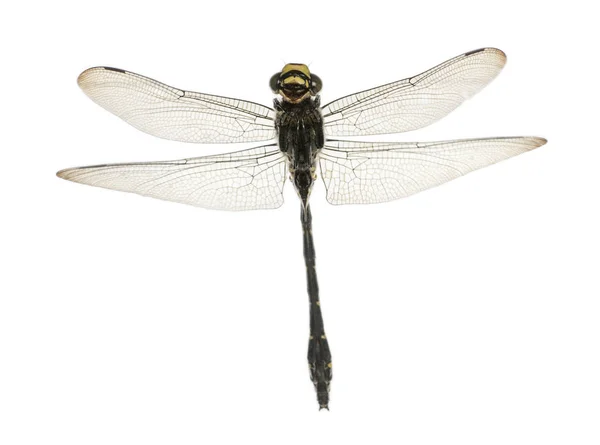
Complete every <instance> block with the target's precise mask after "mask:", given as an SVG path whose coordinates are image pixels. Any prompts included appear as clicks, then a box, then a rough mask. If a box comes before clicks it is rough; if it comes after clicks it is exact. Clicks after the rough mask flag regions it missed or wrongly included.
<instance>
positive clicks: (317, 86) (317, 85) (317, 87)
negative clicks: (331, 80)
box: [310, 74, 323, 95]
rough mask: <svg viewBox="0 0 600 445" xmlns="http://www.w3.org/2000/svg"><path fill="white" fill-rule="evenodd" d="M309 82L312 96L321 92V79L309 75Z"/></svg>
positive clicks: (314, 75)
mask: <svg viewBox="0 0 600 445" xmlns="http://www.w3.org/2000/svg"><path fill="white" fill-rule="evenodd" d="M310 80H311V85H310V92H311V93H312V94H313V95H315V94H317V93H318V92H319V91H321V88H323V82H322V81H321V78H320V77H319V76H317V75H316V74H311V75H310Z"/></svg>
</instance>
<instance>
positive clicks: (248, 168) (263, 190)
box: [57, 145, 287, 210]
mask: <svg viewBox="0 0 600 445" xmlns="http://www.w3.org/2000/svg"><path fill="white" fill-rule="evenodd" d="M286 162H287V161H286V158H285V155H283V154H282V153H281V151H279V149H278V148H277V146H274V145H269V146H262V147H256V148H252V149H250V150H243V151H238V152H235V153H228V154H223V155H215V156H205V157H201V158H191V159H182V160H179V161H166V162H142V163H131V164H112V165H111V164H109V165H97V166H90V167H79V168H69V169H66V170H61V171H59V172H58V173H57V175H58V176H59V177H61V178H63V179H68V180H69V181H73V182H79V183H82V184H88V185H93V186H96V187H104V188H108V189H113V190H120V191H124V192H131V193H137V194H139V195H144V196H150V197H152V198H158V199H164V200H167V201H174V202H180V203H183V204H191V205H194V206H198V207H204V208H208V209H219V210H255V209H274V208H277V207H279V206H281V204H283V194H282V193H283V185H284V182H285V177H286Z"/></svg>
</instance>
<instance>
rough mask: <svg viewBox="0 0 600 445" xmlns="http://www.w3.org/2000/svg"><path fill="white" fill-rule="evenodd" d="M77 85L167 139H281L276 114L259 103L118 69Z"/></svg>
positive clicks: (95, 71) (86, 75) (90, 74)
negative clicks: (207, 92) (274, 121)
mask: <svg viewBox="0 0 600 445" xmlns="http://www.w3.org/2000/svg"><path fill="white" fill-rule="evenodd" d="M77 83H78V84H79V86H80V87H81V89H82V90H83V91H84V93H85V94H87V95H88V96H89V97H90V99H92V100H93V101H94V102H96V103H97V104H98V105H100V106H101V107H103V108H105V109H107V110H108V111H110V112H111V113H113V114H116V115H117V116H119V117H120V118H121V119H123V120H124V121H125V122H127V123H129V124H131V125H133V126H134V127H135V128H137V129H139V130H142V131H144V132H146V133H149V134H151V135H153V136H158V137H160V138H164V139H171V140H174V141H181V142H198V143H219V142H253V141H265V140H269V139H273V138H274V137H275V128H274V123H273V117H274V112H273V110H272V109H271V108H268V107H265V106H263V105H259V104H255V103H253V102H246V101H243V100H239V99H230V98H226V97H220V96H212V95H209V94H202V93H194V92H191V91H184V90H179V89H177V88H173V87H170V86H167V85H165V84H163V83H160V82H157V81H156V80H152V79H149V78H148V77H144V76H140V75H139V74H135V73H131V72H129V71H124V70H120V69H117V68H108V67H97V68H90V69H88V70H86V71H84V72H83V73H81V75H80V76H79V78H78V79H77Z"/></svg>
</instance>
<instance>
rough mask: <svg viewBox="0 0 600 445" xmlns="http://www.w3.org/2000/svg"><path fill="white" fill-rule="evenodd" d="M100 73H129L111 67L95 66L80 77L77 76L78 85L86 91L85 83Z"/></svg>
mask: <svg viewBox="0 0 600 445" xmlns="http://www.w3.org/2000/svg"><path fill="white" fill-rule="evenodd" d="M100 71H114V72H115V73H120V74H126V73H127V71H125V70H123V69H121V68H113V67H111V66H94V67H92V68H88V69H87V70H84V71H83V72H82V73H81V74H80V75H79V76H77V85H79V88H81V89H82V90H85V87H84V86H85V82H86V81H87V80H89V79H90V78H91V77H92V76H93V75H94V74H96V73H98V72H100Z"/></svg>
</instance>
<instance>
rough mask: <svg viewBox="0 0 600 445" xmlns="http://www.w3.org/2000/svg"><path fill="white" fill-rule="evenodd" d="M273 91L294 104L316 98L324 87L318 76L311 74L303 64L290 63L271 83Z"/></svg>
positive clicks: (272, 78) (276, 74)
mask: <svg viewBox="0 0 600 445" xmlns="http://www.w3.org/2000/svg"><path fill="white" fill-rule="evenodd" d="M269 85H270V87H271V91H273V93H275V94H281V96H282V97H283V100H284V101H286V102H290V103H292V104H297V103H300V102H302V101H303V100H304V99H306V98H308V97H311V96H316V95H317V94H318V93H319V91H321V88H322V86H323V83H322V82H321V79H320V78H319V76H317V75H316V74H311V73H310V70H309V69H308V67H307V66H306V65H304V64H302V63H288V64H287V65H285V66H284V67H283V69H282V70H281V72H280V73H275V74H273V76H272V77H271V81H270V82H269Z"/></svg>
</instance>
